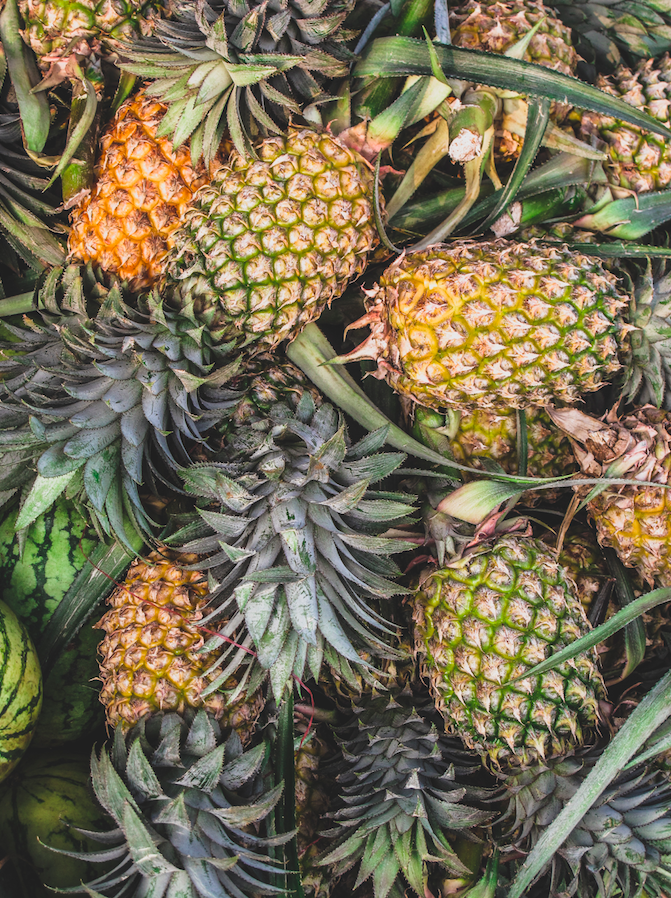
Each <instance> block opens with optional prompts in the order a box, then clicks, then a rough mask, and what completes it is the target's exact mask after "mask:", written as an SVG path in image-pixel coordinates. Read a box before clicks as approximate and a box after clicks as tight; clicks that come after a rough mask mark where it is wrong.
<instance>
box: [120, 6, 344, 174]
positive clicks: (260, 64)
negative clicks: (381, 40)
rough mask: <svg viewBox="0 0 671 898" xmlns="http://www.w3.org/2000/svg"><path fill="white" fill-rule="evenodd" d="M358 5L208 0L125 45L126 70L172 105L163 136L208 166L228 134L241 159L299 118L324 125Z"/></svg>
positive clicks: (180, 8) (183, 9)
mask: <svg viewBox="0 0 671 898" xmlns="http://www.w3.org/2000/svg"><path fill="white" fill-rule="evenodd" d="M352 6H353V2H352V0H316V2H310V0H294V2H289V0H271V2H268V0H263V2H258V0H250V2H247V0H214V2H212V3H211V4H210V3H208V2H206V0H197V2H196V3H186V2H182V3H179V4H178V6H177V10H176V14H175V19H174V20H161V21H160V22H158V24H157V26H156V28H155V30H154V34H153V36H152V37H150V38H146V39H140V40H138V41H136V42H133V43H130V44H127V45H125V47H124V56H125V57H126V58H127V59H128V60H129V62H125V63H123V64H122V68H123V69H125V70H127V71H129V72H132V73H133V74H135V75H139V76H140V77H142V78H150V79H153V81H154V83H153V84H152V85H150V86H149V87H148V88H147V93H148V94H149V95H151V96H155V97H159V98H160V99H161V100H162V101H163V102H164V103H166V104H167V105H168V106H169V111H168V113H167V114H166V116H165V118H164V119H163V122H162V123H161V126H160V127H159V130H158V136H159V137H169V138H170V140H171V141H172V142H173V144H174V145H175V146H176V147H177V146H180V145H181V144H182V143H184V142H185V141H186V140H188V139H189V138H191V155H192V158H193V161H194V162H196V161H197V160H198V159H199V158H200V157H201V156H202V157H204V159H205V161H206V162H207V163H208V164H209V163H211V162H212V161H213V160H214V157H215V155H216V153H217V149H218V147H219V144H220V143H221V140H222V137H223V136H224V133H225V132H226V130H227V129H228V132H229V134H230V137H231V139H232V140H233V142H234V144H235V146H236V148H237V149H238V151H239V152H240V153H241V154H242V155H243V156H244V155H247V154H248V153H250V151H251V148H252V143H253V142H254V141H255V140H256V139H257V138H258V137H259V136H266V135H268V134H269V133H272V134H281V133H283V132H284V131H285V130H286V126H287V124H288V123H289V121H290V119H291V117H292V116H303V117H304V118H305V120H306V121H310V122H312V123H313V124H320V125H321V124H322V122H321V117H320V115H319V111H318V107H319V105H320V104H322V103H324V102H325V101H327V100H330V99H332V98H331V97H330V96H329V94H328V93H327V92H326V91H325V89H324V88H325V87H326V85H327V82H328V81H329V80H331V79H335V78H340V77H343V76H345V75H347V74H348V71H349V69H348V62H349V61H350V60H351V59H352V58H353V56H352V54H351V53H349V52H348V51H347V49H346V47H345V44H346V43H347V42H348V41H349V40H351V39H352V37H353V36H354V34H353V32H351V31H348V30H346V29H344V28H343V27H342V25H343V21H344V19H345V18H346V16H347V14H348V12H349V11H350V9H351V7H352Z"/></svg>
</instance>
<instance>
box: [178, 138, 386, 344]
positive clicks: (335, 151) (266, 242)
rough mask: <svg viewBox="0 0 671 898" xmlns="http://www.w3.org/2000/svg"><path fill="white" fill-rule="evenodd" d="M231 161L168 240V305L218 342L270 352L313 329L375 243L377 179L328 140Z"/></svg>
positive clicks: (270, 146)
mask: <svg viewBox="0 0 671 898" xmlns="http://www.w3.org/2000/svg"><path fill="white" fill-rule="evenodd" d="M256 152H257V154H258V158H257V159H250V158H246V157H243V156H241V155H240V154H239V153H236V152H233V153H232V154H231V157H230V159H229V162H228V164H227V165H226V166H224V167H222V168H220V169H219V170H218V171H217V172H216V173H215V174H214V176H213V178H212V179H211V181H210V182H209V183H208V184H207V186H205V187H203V188H201V190H200V191H199V192H198V194H197V196H196V197H195V200H194V202H193V204H192V205H191V206H190V207H189V209H188V210H187V212H186V215H185V218H184V221H183V222H182V224H181V226H180V228H179V229H178V230H177V231H176V232H175V234H174V236H173V249H172V250H171V253H170V256H169V260H168V267H167V274H168V284H169V287H170V288H171V289H170V296H171V303H172V304H173V306H174V307H177V308H179V309H180V310H181V312H182V314H184V315H187V316H189V317H193V318H194V319H195V320H197V321H199V322H200V323H201V324H204V325H205V326H206V328H207V329H208V331H209V332H210V334H211V336H212V338H213V339H214V340H215V341H217V342H230V343H233V342H235V343H236V344H238V345H242V346H244V347H245V348H249V347H250V346H251V347H252V348H253V349H254V351H259V350H266V349H270V348H272V347H274V346H276V345H277V344H278V343H280V342H281V341H283V340H286V339H288V338H291V337H292V336H294V335H295V334H296V333H297V332H298V331H299V330H300V329H301V328H302V327H304V326H305V325H306V324H308V323H309V322H310V321H313V320H314V319H316V318H317V317H319V315H320V314H321V312H322V311H323V309H324V308H326V306H327V305H329V304H330V303H331V300H332V299H334V298H335V297H337V296H340V294H341V293H342V292H343V291H344V289H345V287H346V286H347V284H348V283H349V281H350V280H351V279H352V278H354V277H356V276H357V275H359V274H360V273H361V272H362V271H363V269H364V266H365V264H366V259H367V256H368V254H369V253H370V252H371V251H372V250H373V249H374V247H375V245H376V244H377V230H376V228H375V224H374V211H373V183H374V178H373V173H372V171H371V169H370V167H369V166H368V163H366V162H365V160H364V159H363V158H362V157H361V156H360V155H359V154H358V153H356V152H354V151H353V150H349V149H348V148H347V147H346V146H344V145H343V144H341V143H340V142H339V141H338V140H337V139H335V138H333V137H331V136H330V135H329V134H327V133H319V132H317V131H314V130H310V129H307V128H302V129H299V128H291V129H290V130H289V132H288V133H287V134H286V135H283V136H279V137H269V138H267V139H266V140H264V141H263V142H262V143H261V144H260V145H258V146H257V147H256Z"/></svg>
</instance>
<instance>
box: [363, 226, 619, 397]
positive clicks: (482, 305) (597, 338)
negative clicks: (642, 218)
mask: <svg viewBox="0 0 671 898" xmlns="http://www.w3.org/2000/svg"><path fill="white" fill-rule="evenodd" d="M615 284H616V279H615V277H614V276H613V275H612V274H611V273H610V272H608V271H607V270H606V269H605V268H604V267H603V265H602V264H601V262H600V261H599V260H598V259H596V258H593V257H589V256H586V255H584V254H582V253H579V252H574V251H571V250H570V249H569V248H568V247H566V246H554V247H553V246H550V245H541V244H536V243H534V242H532V243H530V244H520V243H510V242H508V241H505V240H494V241H487V242H482V243H476V242H471V241H464V242H462V243H459V244H457V245H440V244H437V245H435V246H433V247H430V248H429V249H427V250H424V251H421V252H411V253H408V254H407V255H404V256H401V257H400V258H399V259H398V260H396V261H395V262H393V263H392V265H390V266H389V268H388V269H387V270H386V271H385V272H384V274H383V275H382V277H381V279H380V283H379V285H377V286H376V288H375V290H374V293H373V297H372V299H371V300H370V301H369V303H368V308H369V313H368V315H367V316H366V318H365V319H362V322H361V323H362V324H363V323H364V322H365V323H368V324H370V325H371V337H369V339H368V341H367V342H366V344H364V347H365V348H364V347H360V348H359V349H358V350H355V351H354V353H351V356H352V357H354V356H356V355H357V354H358V357H370V356H373V357H375V358H377V359H378V364H379V369H380V370H379V373H380V376H383V377H385V378H386V379H387V381H388V382H389V383H390V384H391V386H392V387H393V388H394V389H395V390H397V391H398V392H399V393H401V394H404V395H406V396H409V397H410V398H411V399H413V400H414V401H415V402H417V403H419V404H420V405H426V406H429V407H431V408H439V409H440V408H458V409H462V410H471V409H477V408H484V409H492V408H497V407H499V408H500V407H501V406H507V407H509V408H527V407H529V406H534V405H536V406H543V405H547V404H548V403H551V402H559V403H563V404H574V403H576V402H579V401H580V400H581V398H582V396H583V395H584V394H585V393H587V392H591V391H594V390H598V389H599V388H600V387H601V386H603V384H604V383H605V382H606V380H607V378H608V376H609V375H611V374H613V373H614V372H616V371H618V370H619V368H620V363H619V361H618V344H619V342H620V341H621V339H622V337H623V329H624V326H623V324H622V322H621V319H620V310H621V309H622V308H623V307H624V305H625V302H624V300H623V298H622V297H621V296H620V294H619V293H618V291H617V289H616V286H615Z"/></svg>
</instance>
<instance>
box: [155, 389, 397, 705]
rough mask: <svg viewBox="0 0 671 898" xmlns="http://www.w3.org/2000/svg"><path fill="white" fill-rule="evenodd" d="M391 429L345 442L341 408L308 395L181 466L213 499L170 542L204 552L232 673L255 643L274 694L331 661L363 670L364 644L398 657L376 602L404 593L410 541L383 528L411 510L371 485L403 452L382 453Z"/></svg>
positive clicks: (187, 484) (195, 490)
mask: <svg viewBox="0 0 671 898" xmlns="http://www.w3.org/2000/svg"><path fill="white" fill-rule="evenodd" d="M385 436H386V430H381V431H376V432H374V433H372V434H369V435H368V436H366V437H364V439H363V440H361V442H359V443H357V444H355V445H354V446H349V445H348V439H347V431H346V428H345V423H344V421H343V419H342V416H341V415H340V414H339V413H338V412H337V411H336V410H335V409H334V408H333V407H332V406H331V405H327V404H323V405H322V406H321V407H320V408H319V409H315V405H314V402H313V400H312V397H311V395H310V393H309V392H305V393H304V394H303V396H302V397H301V400H300V402H299V403H298V405H297V407H296V408H295V410H291V409H290V408H289V407H288V406H286V405H283V404H281V403H280V404H278V405H276V406H274V407H272V408H271V409H270V411H269V412H268V415H267V417H266V418H265V420H263V421H258V422H256V423H255V424H254V425H253V426H251V427H249V428H241V429H239V430H236V431H235V432H234V433H233V434H232V436H231V439H230V443H229V445H228V447H227V453H226V455H227V458H228V459H230V460H228V461H226V462H216V463H212V464H198V465H193V466H192V467H190V468H185V469H183V470H182V471H181V476H182V478H183V480H184V488H185V490H186V491H187V492H188V493H190V494H191V495H193V496H196V497H198V498H199V499H200V500H203V501H202V504H203V505H205V506H207V507H202V508H200V509H199V516H200V520H199V521H197V522H195V523H192V524H190V525H187V526H186V527H185V528H183V529H182V530H180V531H179V532H178V533H177V534H175V536H174V537H172V539H171V540H170V542H171V543H172V544H173V545H181V546H182V548H183V549H184V550H185V551H187V552H197V553H198V554H201V555H206V556H207V557H206V558H205V559H204V560H203V561H202V562H200V565H199V567H200V569H202V570H205V569H207V570H208V571H209V575H210V582H211V589H212V594H211V602H212V606H213V609H214V610H213V612H212V613H211V615H210V617H209V618H206V619H205V620H208V619H210V618H213V617H216V616H219V615H221V616H223V617H226V618H227V620H228V624H227V625H226V627H225V628H224V629H223V630H220V634H221V636H220V637H218V638H217V639H218V641H219V642H220V641H221V640H222V639H223V640H224V641H227V642H228V645H227V647H225V648H224V649H223V651H222V658H223V659H225V658H227V657H228V656H229V655H231V654H233V656H234V657H233V660H232V661H231V662H230V665H229V668H230V670H233V669H235V667H236V666H237V664H238V663H239V661H236V657H240V656H241V649H242V650H244V651H246V652H247V653H249V649H250V646H251V645H253V647H254V648H253V651H254V654H255V657H256V659H257V660H258V664H259V665H260V666H261V668H262V669H264V670H265V671H268V674H269V677H270V683H271V686H272V689H273V693H274V695H275V697H276V698H277V700H279V699H280V698H281V696H282V695H283V693H284V691H285V689H286V688H287V685H288V684H289V683H290V680H291V677H292V675H293V676H295V677H297V678H299V679H300V678H302V677H303V676H304V674H305V671H306V670H307V671H309V674H310V675H312V676H314V677H315V679H317V678H318V676H319V671H320V669H321V666H322V660H323V658H324V657H326V659H327V660H329V661H330V659H331V657H332V656H337V655H341V656H343V657H344V658H346V659H347V660H348V661H349V662H350V663H351V664H354V665H364V666H365V665H366V664H367V662H364V661H362V659H361V657H360V650H366V651H369V652H372V653H373V654H376V655H385V654H391V655H393V654H395V652H394V650H393V649H391V648H390V647H389V646H386V645H385V644H384V641H383V640H384V634H392V633H394V628H393V627H392V626H391V625H390V624H389V623H388V622H387V621H385V619H384V618H383V617H382V616H380V614H378V613H377V611H376V610H375V609H374V608H373V607H372V605H371V600H385V599H389V598H390V597H391V596H393V595H397V594H400V593H403V592H405V591H406V590H404V589H403V588H402V587H401V586H399V585H398V583H396V582H395V579H396V578H397V577H398V576H399V574H400V571H399V569H398V567H397V565H396V564H395V563H394V562H393V561H392V560H391V559H390V558H389V556H390V555H392V554H394V553H396V552H401V551H404V550H405V549H409V548H411V543H409V542H406V541H405V540H402V539H396V538H394V537H393V536H387V535H378V534H380V533H383V531H385V530H387V529H388V528H389V527H390V526H393V525H394V524H396V523H398V522H399V521H403V520H405V519H406V518H407V516H408V515H409V514H410V513H411V511H412V507H411V505H410V503H409V497H408V496H407V495H406V494H404V493H389V492H377V491H375V492H374V491H372V490H371V489H370V486H371V484H375V483H378V482H379V481H380V480H383V479H384V478H386V477H388V476H389V475H390V474H391V473H392V472H393V471H394V470H395V469H396V468H397V467H398V466H399V464H401V462H402V461H403V459H404V456H403V455H402V454H401V453H396V452H394V453H390V452H380V451H379V450H380V449H381V447H382V446H383V444H384V441H385ZM243 624H244V627H243ZM243 631H244V632H243ZM229 668H227V669H226V670H224V671H223V673H222V674H221V676H220V678H221V679H222V681H223V680H224V679H225V677H226V676H227V675H230V674H229V673H228V671H229Z"/></svg>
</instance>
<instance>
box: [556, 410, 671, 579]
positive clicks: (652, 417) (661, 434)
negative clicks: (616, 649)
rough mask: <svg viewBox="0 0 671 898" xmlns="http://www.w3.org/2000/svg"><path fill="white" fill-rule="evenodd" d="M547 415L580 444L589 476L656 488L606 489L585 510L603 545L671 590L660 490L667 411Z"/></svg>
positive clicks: (670, 429) (668, 507) (669, 456)
mask: <svg viewBox="0 0 671 898" xmlns="http://www.w3.org/2000/svg"><path fill="white" fill-rule="evenodd" d="M550 414H551V415H552V418H553V420H554V421H555V422H556V423H557V425H558V426H559V427H561V428H562V429H563V430H564V431H565V432H566V433H568V434H569V435H570V436H571V437H572V438H573V440H574V441H576V442H577V443H579V444H581V445H580V446H577V445H576V443H574V446H576V448H575V451H576V457H577V459H578V461H579V463H580V465H581V467H582V469H583V471H584V472H585V473H586V474H587V475H588V476H590V477H601V476H604V475H605V476H608V475H609V474H610V476H614V477H618V478H626V479H628V480H632V481H634V482H635V481H637V480H638V481H653V482H654V483H659V484H660V486H659V487H652V486H636V485H634V484H632V485H631V486H629V485H626V484H623V485H616V484H614V485H612V486H608V487H606V488H605V489H604V490H602V491H601V492H600V493H599V494H598V495H597V496H595V497H594V498H592V499H590V501H589V502H588V503H587V509H588V511H589V514H590V516H591V518H592V520H593V521H594V524H595V526H596V532H597V538H598V540H599V542H600V543H601V545H602V546H609V547H611V548H612V549H615V551H616V552H617V554H618V556H619V557H620V559H621V561H622V563H623V564H625V565H627V566H628V567H633V568H635V570H636V571H637V573H638V574H639V575H640V576H641V577H642V578H643V579H644V580H645V581H646V582H647V583H648V584H649V585H650V586H652V585H653V584H654V583H657V585H659V586H671V494H670V493H669V490H668V489H665V488H664V484H667V483H668V482H669V472H670V471H671V413H669V412H667V411H663V410H660V409H657V408H654V407H653V406H644V407H643V408H641V409H638V410H637V411H636V412H634V413H632V414H630V415H626V416H625V417H623V418H622V419H621V420H618V418H617V416H616V414H615V412H614V411H613V412H611V413H609V414H608V415H607V417H606V419H605V420H604V421H598V420H596V419H595V418H591V417H589V415H584V414H583V413H582V412H578V411H577V410H575V409H560V410H550ZM582 447H584V449H583V448H582ZM611 465H612V468H611Z"/></svg>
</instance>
